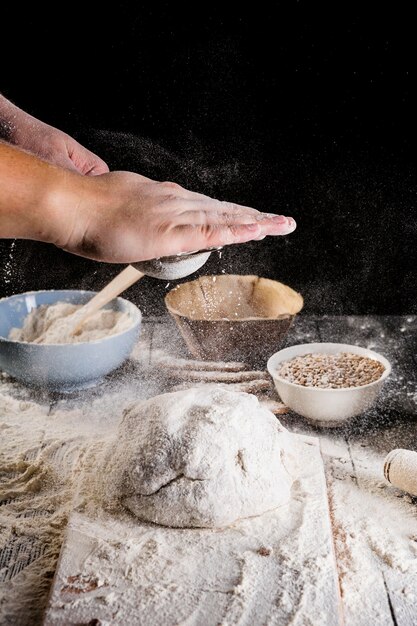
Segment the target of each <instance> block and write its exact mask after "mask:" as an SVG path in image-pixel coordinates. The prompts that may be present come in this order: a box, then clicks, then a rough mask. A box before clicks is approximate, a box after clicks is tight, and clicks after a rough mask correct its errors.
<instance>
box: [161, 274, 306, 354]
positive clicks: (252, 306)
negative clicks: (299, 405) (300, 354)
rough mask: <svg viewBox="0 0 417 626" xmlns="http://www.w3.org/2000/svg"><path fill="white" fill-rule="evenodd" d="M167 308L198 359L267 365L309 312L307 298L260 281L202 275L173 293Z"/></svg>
mask: <svg viewBox="0 0 417 626" xmlns="http://www.w3.org/2000/svg"><path fill="white" fill-rule="evenodd" d="M165 304H166V307H167V309H168V311H169V312H170V314H171V315H172V316H173V318H174V319H175V321H176V323H177V325H178V328H179V330H180V331H181V334H182V336H183V337H184V340H185V342H186V344H187V347H188V349H189V351H190V352H191V354H192V355H193V356H194V357H195V358H198V359H203V360H206V359H207V360H215V361H244V362H246V363H250V364H252V365H256V364H257V365H259V364H264V363H265V361H266V359H267V357H268V356H270V355H271V354H272V353H273V352H276V351H277V350H278V349H279V348H280V346H281V345H282V343H283V340H284V338H285V336H286V334H287V332H288V330H289V328H290V326H291V324H292V321H293V319H294V316H295V315H296V314H297V313H298V312H299V311H301V309H302V308H303V298H302V296H301V295H300V294H299V293H297V292H296V291H294V290H293V289H291V288H290V287H287V285H284V284H283V283H279V282H277V281H275V280H269V279H267V278H259V276H238V275H232V274H229V275H227V274H225V275H220V276H201V277H200V278H197V280H193V281H191V282H187V283H183V284H182V285H178V286H177V287H175V289H172V291H170V292H169V293H168V294H167V295H166V297H165Z"/></svg>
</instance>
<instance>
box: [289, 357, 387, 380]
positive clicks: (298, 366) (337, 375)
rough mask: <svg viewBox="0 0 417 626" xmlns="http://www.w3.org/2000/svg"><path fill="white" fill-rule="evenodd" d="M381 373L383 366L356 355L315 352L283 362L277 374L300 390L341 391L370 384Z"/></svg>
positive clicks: (379, 376) (378, 362)
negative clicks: (299, 386) (302, 387)
mask: <svg viewBox="0 0 417 626" xmlns="http://www.w3.org/2000/svg"><path fill="white" fill-rule="evenodd" d="M384 371H385V366H384V365H383V364H382V363H381V362H380V361H377V360H376V359H371V358H369V357H366V356H361V355H360V354H353V353H352V352H339V353H338V354H325V353H322V352H318V353H315V354H314V353H309V354H304V355H302V356H296V357H294V358H293V359H291V360H289V361H284V363H282V365H281V367H280V369H279V370H278V372H277V373H278V376H281V377H282V378H285V380H288V381H289V382H291V383H295V384H296V385H302V386H304V387H319V388H321V389H344V388H346V387H362V386H363V385H368V384H369V383H373V382H375V381H376V380H378V379H379V378H381V376H382V374H383V373H384Z"/></svg>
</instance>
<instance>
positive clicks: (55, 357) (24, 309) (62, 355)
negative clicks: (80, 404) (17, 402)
mask: <svg viewBox="0 0 417 626" xmlns="http://www.w3.org/2000/svg"><path fill="white" fill-rule="evenodd" d="M94 295H95V292H93V291H76V290H62V291H31V292H27V293H22V294H19V295H17V296H11V297H10V298H3V299H1V300H0V369H2V370H4V371H5V372H7V373H8V374H10V375H11V376H13V377H14V378H16V379H17V380H19V381H20V382H22V383H24V384H25V385H28V386H30V387H41V388H43V389H47V390H49V391H61V392H68V391H75V390H77V389H85V388H87V387H93V386H94V385H96V384H97V383H98V382H100V381H101V379H102V378H103V376H105V375H106V374H109V373H110V372H111V371H113V370H114V369H116V368H117V367H119V365H121V364H122V363H123V361H125V360H126V359H127V358H128V356H129V354H130V353H131V351H132V348H133V346H134V344H135V341H136V339H137V337H138V335H139V331H140V325H141V320H142V314H141V312H140V310H139V309H138V308H137V307H136V306H135V305H134V304H132V303H131V302H128V300H124V299H123V298H116V299H115V300H113V301H112V302H110V304H108V305H107V308H112V309H114V310H115V311H123V312H127V313H128V314H129V315H130V317H131V318H132V320H133V324H132V326H131V328H129V329H128V330H125V331H124V332H121V333H119V334H117V335H111V336H110V337H106V338H105V339H100V340H98V341H89V342H87V343H75V344H49V345H42V344H34V343H25V342H20V341H11V340H10V339H7V337H8V336H9V332H10V330H11V329H12V328H13V327H17V328H21V327H22V325H23V320H24V319H25V317H26V316H27V315H28V313H30V311H31V310H32V309H33V308H35V307H38V306H40V305H41V304H54V303H55V302H58V301H61V302H71V303H73V304H85V303H86V302H88V300H90V299H91V298H92V296H94Z"/></svg>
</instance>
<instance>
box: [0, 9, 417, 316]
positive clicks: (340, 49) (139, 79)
mask: <svg viewBox="0 0 417 626" xmlns="http://www.w3.org/2000/svg"><path fill="white" fill-rule="evenodd" d="M365 4H366V3H365ZM363 5H364V3H362V5H358V6H357V7H356V5H355V4H352V3H345V4H344V3H335V5H334V8H333V9H330V8H329V7H328V6H327V5H326V7H325V6H324V5H321V4H320V3H308V2H307V1H300V2H295V1H292V2H277V3H275V6H274V10H268V9H266V8H265V7H260V6H259V7H258V6H255V5H254V6H253V8H252V10H250V11H247V12H245V11H243V10H241V9H239V10H236V11H235V12H234V14H233V15H229V16H228V15H226V13H225V10H222V11H221V10H218V9H216V8H214V7H213V6H211V7H210V6H209V5H207V6H202V5H201V3H199V4H198V5H197V4H196V7H195V10H194V12H193V11H191V12H190V10H187V11H186V10H184V9H181V8H178V7H175V6H174V5H173V6H170V7H168V5H165V4H159V5H156V4H154V5H153V7H154V8H149V6H148V5H145V4H143V3H142V4H141V3H133V2H132V3H125V2H122V3H118V4H117V5H116V4H115V5H114V6H113V9H112V10H111V11H108V12H106V11H105V10H103V9H102V8H100V7H99V6H97V7H92V6H90V7H89V12H90V13H91V14H89V15H86V14H85V11H83V7H82V6H80V7H78V6H76V5H74V4H66V5H64V6H62V5H60V6H59V8H57V12H56V14H55V15H54V14H48V15H46V13H42V12H41V10H40V8H39V6H38V7H36V6H34V7H33V8H32V9H31V10H25V11H22V9H21V8H19V7H15V8H14V9H13V8H11V9H7V11H6V12H5V13H4V14H3V17H5V19H4V20H3V23H4V25H3V27H2V31H3V33H2V34H3V36H2V39H1V44H2V59H3V62H2V71H1V74H2V75H1V86H0V89H1V90H2V92H3V93H4V94H5V95H6V96H8V97H9V98H11V99H13V100H14V101H15V102H16V103H17V104H19V105H20V106H21V107H22V108H24V109H26V110H28V111H30V112H31V113H32V114H34V115H36V116H37V117H39V118H41V119H43V120H44V121H47V122H49V123H51V124H54V125H56V126H58V127H59V128H62V129H63V130H66V131H67V132H69V133H71V134H73V135H74V136H75V137H76V138H78V139H79V140H80V141H82V142H83V143H84V144H85V145H87V146H88V147H90V148H91V149H93V150H95V151H96V152H98V153H99V154H100V155H101V156H102V157H103V158H105V159H106V160H107V161H108V163H109V166H110V167H111V168H112V169H130V170H133V171H137V172H140V173H143V174H145V175H148V176H151V177H154V178H156V179H168V180H175V181H177V182H179V183H181V184H183V185H185V186H188V187H190V188H192V189H195V190H198V191H202V192H205V193H207V194H212V195H214V196H216V197H219V198H222V199H227V200H233V201H236V202H241V203H244V204H248V205H251V206H255V207H256V208H258V209H261V210H267V211H273V212H276V213H284V214H287V215H292V216H294V217H295V219H296V220H297V222H298V229H297V231H296V232H295V233H294V234H293V235H290V236H289V237H287V238H284V239H267V240H264V241H262V242H256V243H251V244H247V245H244V246H239V247H236V248H229V249H227V250H226V251H225V252H224V254H223V256H222V259H220V260H219V259H218V258H217V256H216V257H214V256H213V258H212V259H211V261H209V263H208V264H207V265H206V266H205V268H204V271H205V272H215V273H218V272H220V271H226V272H237V273H256V274H260V275H263V276H267V277H272V278H277V279H278V280H282V281H283V282H286V283H287V284H289V285H291V286H293V287H294V288H296V289H298V290H299V291H301V292H302V293H303V295H304V297H305V310H306V311H308V312H318V313H385V314H387V313H406V312H415V311H416V310H417V296H416V289H415V269H416V242H417V218H416V214H415V208H416V178H415V163H416V159H415V143H416V126H415V115H416V100H415V94H414V90H415V81H416V60H415V59H416V58H417V55H416V46H415V34H414V32H413V30H414V20H413V18H412V15H411V13H409V12H408V11H406V10H405V9H404V6H405V5H400V4H398V6H397V5H394V4H391V5H390V9H391V10H390V11H388V10H386V12H384V10H383V9H382V8H381V6H380V5H375V9H374V10H372V11H371V14H370V15H369V16H366V15H365V14H364V12H363ZM368 8H369V5H368ZM19 12H20V14H19ZM17 52H19V55H18V54H17ZM0 246H1V248H0V250H1V256H0V263H1V270H0V276H1V275H2V274H3V276H4V277H5V278H4V280H3V281H2V283H0V292H1V294H2V295H6V294H10V293H12V292H18V291H23V290H27V289H42V288H57V287H85V288H93V289H95V288H99V287H101V286H102V285H103V284H104V282H105V281H106V280H108V279H109V278H110V277H111V276H113V275H114V274H115V273H116V271H117V269H118V268H116V267H115V266H108V265H104V264H98V263H93V262H91V261H84V260H82V259H78V258H76V257H72V256H70V255H68V254H65V253H63V252H60V251H58V250H55V249H54V248H52V247H50V246H45V245H40V244H34V243H32V242H17V243H16V245H15V248H14V250H13V251H12V253H10V242H3V243H1V244H0ZM1 272H2V273H1ZM150 287H152V289H150ZM165 289H166V284H164V283H159V282H158V281H155V280H153V279H148V278H147V279H145V280H144V281H142V284H138V285H137V286H135V287H133V288H131V290H130V291H129V292H128V296H129V297H130V298H131V299H133V300H134V301H135V302H136V303H137V304H139V305H140V306H141V307H142V308H143V309H144V310H145V312H149V313H155V312H156V313H159V312H161V311H162V310H163V301H162V296H163V294H164V292H165Z"/></svg>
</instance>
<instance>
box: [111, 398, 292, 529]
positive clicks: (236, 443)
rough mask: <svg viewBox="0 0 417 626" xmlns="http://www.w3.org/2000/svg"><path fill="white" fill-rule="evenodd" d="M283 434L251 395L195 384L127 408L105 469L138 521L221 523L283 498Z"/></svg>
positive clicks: (287, 482)
mask: <svg viewBox="0 0 417 626" xmlns="http://www.w3.org/2000/svg"><path fill="white" fill-rule="evenodd" d="M289 438H290V435H289V433H288V432H287V431H286V430H285V429H284V428H283V427H282V426H281V424H280V423H279V421H278V420H277V418H276V417H275V416H274V415H273V414H272V413H270V412H269V411H268V410H267V409H265V408H263V407H262V406H261V405H260V404H259V402H258V400H257V398H256V397H255V396H252V395H250V394H247V393H240V392H233V391H229V390H227V389H224V388H219V387H197V388H194V389H189V390H186V391H178V392H175V393H167V394H164V395H160V396H157V397H155V398H152V399H150V400H147V401H146V402H141V403H137V404H135V405H133V406H132V407H130V408H129V409H128V410H127V411H126V412H125V413H124V416H123V419H122V421H121V424H120V428H119V433H118V437H117V439H116V441H115V442H114V444H113V446H112V450H111V457H110V462H109V465H110V467H109V472H106V473H107V475H109V474H110V480H111V483H112V489H113V494H116V495H117V498H118V499H119V501H120V500H121V502H122V504H123V505H124V506H126V507H127V508H128V509H130V511H131V512H132V513H134V514H135V515H136V516H137V517H138V518H139V519H141V520H144V521H147V522H154V523H156V524H161V525H163V526H173V527H206V528H215V527H222V526H227V525H229V524H232V523H233V522H235V521H236V520H238V519H241V518H245V517H252V516H255V515H261V514H262V513H264V512H265V511H269V510H271V509H274V508H276V507H278V506H280V505H282V504H284V503H285V502H287V500H288V499H289V495H290V488H291V484H292V478H291V476H290V474H289V472H288V471H287V469H286V460H288V456H289V454H290V453H289V447H290V445H291V444H290V439H289ZM287 466H288V464H287Z"/></svg>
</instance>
